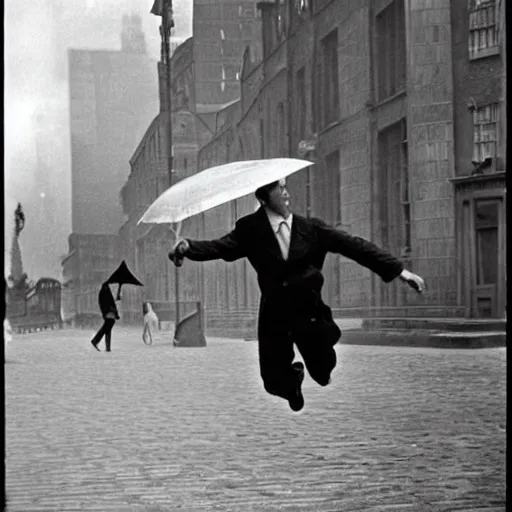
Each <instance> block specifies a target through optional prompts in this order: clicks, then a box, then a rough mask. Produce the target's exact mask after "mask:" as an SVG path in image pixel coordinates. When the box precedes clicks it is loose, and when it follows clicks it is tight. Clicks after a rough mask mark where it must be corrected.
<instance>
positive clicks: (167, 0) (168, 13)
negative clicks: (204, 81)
mask: <svg viewBox="0 0 512 512" xmlns="http://www.w3.org/2000/svg"><path fill="white" fill-rule="evenodd" d="M151 14H154V15H155V16H160V17H161V18H162V24H161V26H160V37H161V38H162V43H161V55H162V60H163V64H164V66H165V82H166V89H167V144H168V150H167V151H168V156H167V173H168V179H169V187H170V186H171V185H173V147H172V146H173V144H172V90H171V89H172V78H171V76H172V73H171V45H170V35H171V29H172V28H173V27H174V19H173V12H172V0H155V2H154V3H153V7H152V8H151ZM174 284H175V287H174V292H175V304H176V327H177V326H178V322H179V321H180V304H179V269H178V267H175V269H174Z"/></svg>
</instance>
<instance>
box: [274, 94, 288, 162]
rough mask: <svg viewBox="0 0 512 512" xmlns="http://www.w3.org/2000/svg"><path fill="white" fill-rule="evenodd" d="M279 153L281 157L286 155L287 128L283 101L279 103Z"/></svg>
mask: <svg viewBox="0 0 512 512" xmlns="http://www.w3.org/2000/svg"><path fill="white" fill-rule="evenodd" d="M276 135H277V137H276V139H277V154H278V156H279V157H284V156H286V151H285V139H286V137H285V135H286V128H285V122H284V103H283V102H282V101H280V102H279V104H278V105H277V134H276Z"/></svg>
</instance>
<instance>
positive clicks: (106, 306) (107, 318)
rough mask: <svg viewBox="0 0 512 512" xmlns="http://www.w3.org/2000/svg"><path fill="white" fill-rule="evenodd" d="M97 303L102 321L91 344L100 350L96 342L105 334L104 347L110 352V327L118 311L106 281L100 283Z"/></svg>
mask: <svg viewBox="0 0 512 512" xmlns="http://www.w3.org/2000/svg"><path fill="white" fill-rule="evenodd" d="M98 303H99V306H100V310H101V315H102V316H103V320H104V322H103V325H102V326H101V327H100V329H99V331H98V332H97V333H96V335H95V336H94V338H93V339H92V340H91V344H92V346H93V347H94V348H95V349H96V350H98V351H100V349H99V348H98V343H99V342H100V341H101V339H102V338H103V336H105V348H106V351H107V352H110V342H111V338H112V328H113V327H114V324H115V323H116V320H119V313H118V311H117V306H116V302H115V300H114V296H113V295H112V292H111V291H110V287H109V286H108V284H107V283H106V282H105V283H103V284H102V285H101V289H100V292H99V294H98Z"/></svg>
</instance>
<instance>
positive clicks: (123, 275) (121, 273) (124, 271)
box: [106, 260, 144, 300]
mask: <svg viewBox="0 0 512 512" xmlns="http://www.w3.org/2000/svg"><path fill="white" fill-rule="evenodd" d="M106 282H107V284H114V283H117V284H119V286H118V287H117V296H116V300H121V286H123V284H134V285H135V286H144V285H143V284H142V283H141V282H140V281H139V280H138V279H137V278H136V277H135V276H134V275H133V274H132V272H131V270H130V269H129V268H128V265H127V264H126V261H124V260H123V261H122V262H121V265H119V267H117V269H116V270H115V271H114V273H113V274H112V275H111V276H110V277H109V278H108V279H107V281H106Z"/></svg>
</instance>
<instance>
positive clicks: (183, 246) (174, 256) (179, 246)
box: [169, 238, 190, 267]
mask: <svg viewBox="0 0 512 512" xmlns="http://www.w3.org/2000/svg"><path fill="white" fill-rule="evenodd" d="M189 249H190V245H189V243H188V242H187V241H186V240H185V239H184V238H182V239H181V240H178V241H177V242H176V243H175V244H174V247H173V248H172V250H171V252H170V253H169V259H170V260H171V261H172V262H173V263H174V264H175V265H176V266H177V267H181V265H182V264H183V259H184V258H185V253H186V252H187V251H188V250H189Z"/></svg>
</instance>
